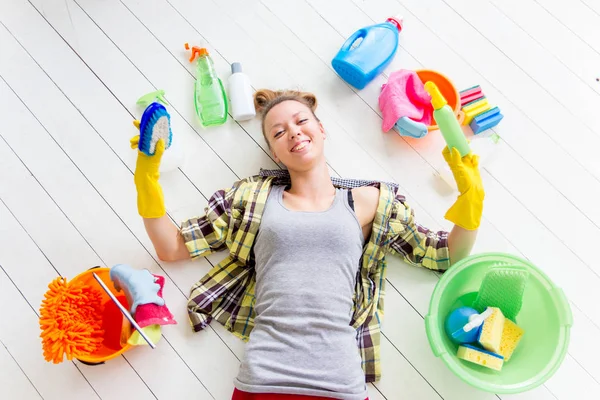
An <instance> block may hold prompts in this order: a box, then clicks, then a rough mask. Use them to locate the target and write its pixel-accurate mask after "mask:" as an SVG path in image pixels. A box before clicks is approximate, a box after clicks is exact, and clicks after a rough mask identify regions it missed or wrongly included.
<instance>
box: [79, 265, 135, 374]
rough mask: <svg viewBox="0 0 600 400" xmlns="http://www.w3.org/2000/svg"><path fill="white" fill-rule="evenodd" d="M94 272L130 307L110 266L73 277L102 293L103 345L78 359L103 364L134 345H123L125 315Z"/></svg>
mask: <svg viewBox="0 0 600 400" xmlns="http://www.w3.org/2000/svg"><path fill="white" fill-rule="evenodd" d="M92 273H96V275H98V277H99V278H100V279H102V281H103V282H104V284H105V285H106V286H107V287H108V288H109V289H110V291H111V292H112V293H113V294H114V295H115V297H116V298H117V299H118V300H119V302H120V303H121V304H122V305H123V306H124V307H125V308H126V309H129V305H128V304H127V298H126V297H125V293H124V292H118V291H117V289H115V287H114V285H113V283H112V281H111V280H110V268H101V267H95V268H91V269H88V270H87V271H84V272H82V273H81V274H79V275H77V276H76V277H74V278H73V279H72V281H73V282H75V281H79V282H82V283H84V284H86V285H89V286H91V287H92V288H94V289H96V290H98V292H100V293H101V294H102V306H103V309H104V311H103V312H102V329H103V330H104V337H103V341H102V345H101V346H100V348H98V350H96V351H95V352H93V353H91V354H89V355H87V356H79V357H78V358H77V359H78V360H79V361H81V362H82V363H84V364H103V363H104V362H105V361H107V360H110V359H111V358H115V357H117V356H119V355H121V354H123V353H125V352H126V351H127V350H129V349H130V348H131V347H132V345H130V344H126V345H125V346H121V328H122V326H123V319H124V318H125V317H124V315H123V313H121V310H119V308H118V307H117V305H116V304H115V303H113V301H112V300H111V298H110V297H109V296H108V295H107V294H106V292H105V291H104V289H102V286H100V284H99V283H98V281H96V279H95V278H94V276H93V275H92Z"/></svg>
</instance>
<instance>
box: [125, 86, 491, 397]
mask: <svg viewBox="0 0 600 400" xmlns="http://www.w3.org/2000/svg"><path fill="white" fill-rule="evenodd" d="M255 104H256V106H257V109H258V111H260V112H261V114H262V129H263V134H264V137H265V140H266V142H267V143H268V145H269V149H270V151H271V153H272V155H273V158H274V160H275V161H276V162H278V163H282V164H283V165H285V167H286V168H287V170H277V171H264V170H263V171H261V173H260V174H259V175H257V176H252V177H249V178H246V179H242V180H240V181H238V182H235V183H233V185H232V186H231V187H230V188H228V189H226V190H220V191H217V192H216V193H215V194H214V195H213V196H212V197H211V198H210V200H209V203H208V206H207V207H206V209H205V214H204V215H202V216H200V217H193V218H190V219H188V220H186V221H184V222H183V223H182V224H181V226H179V227H178V226H176V225H174V224H173V223H172V222H171V220H170V219H169V217H168V216H167V214H166V210H165V206H164V201H163V194H162V190H161V187H160V185H159V183H158V177H159V173H158V168H159V165H160V159H161V156H162V153H163V151H164V143H163V142H162V141H161V142H159V144H158V145H157V151H156V153H155V155H154V156H146V155H144V154H143V153H140V152H138V161H137V166H136V171H135V184H136V188H137V191H138V209H139V212H140V215H141V216H142V217H143V218H144V223H145V226H146V230H147V232H148V235H149V237H150V239H151V240H152V243H153V244H154V247H155V249H156V253H157V255H158V257H159V258H160V259H161V260H167V261H171V260H182V259H190V258H192V259H195V258H197V257H201V256H205V255H207V254H209V253H210V252H214V251H219V250H222V249H227V250H228V255H227V256H226V258H225V259H224V260H223V261H222V262H221V263H219V264H218V265H217V266H215V267H213V268H212V270H211V271H210V272H209V273H208V274H207V275H206V276H204V277H203V278H202V279H201V280H200V281H199V282H198V283H197V284H195V285H194V286H193V288H192V292H191V295H190V298H189V303H188V308H189V313H190V319H191V322H192V326H193V327H194V329H195V330H196V331H199V330H201V329H203V328H205V327H206V326H207V325H208V324H209V323H210V321H211V320H212V319H213V318H215V319H217V321H219V322H220V323H222V324H223V325H224V326H225V327H227V329H229V330H230V331H231V332H233V333H234V334H235V335H237V336H238V337H240V338H242V339H244V340H246V341H248V343H247V345H246V349H245V356H244V359H243V360H242V362H241V365H240V369H239V373H238V375H237V377H236V378H235V381H234V385H235V391H234V393H233V398H234V399H273V398H277V399H283V398H296V397H300V395H302V396H301V398H340V399H348V400H352V399H356V400H363V399H365V398H367V396H368V391H367V384H366V383H367V382H373V381H376V380H378V379H379V378H380V375H381V371H380V356H379V342H380V323H381V318H382V316H383V295H384V289H385V287H384V285H385V266H386V263H385V254H386V253H392V254H398V255H400V256H401V257H402V258H403V259H404V260H405V261H406V262H408V263H410V264H412V265H418V266H422V267H425V268H429V269H432V270H440V271H443V270H446V269H448V268H449V267H450V266H451V265H452V264H454V263H456V262H457V261H459V260H461V259H462V258H464V257H466V256H467V255H469V253H470V252H471V249H472V247H473V244H474V242H475V238H476V232H477V228H478V227H479V223H480V219H481V214H482V208H483V199H484V190H483V186H482V183H481V178H480V175H479V171H478V157H477V156H476V155H473V154H469V155H466V156H465V157H462V158H461V157H460V155H459V154H458V151H456V150H453V151H450V150H448V148H445V149H444V151H443V156H444V158H445V160H446V162H447V163H448V164H449V165H450V167H451V169H452V171H453V173H454V177H455V180H456V182H457V185H458V189H459V191H460V195H459V197H458V199H457V200H456V202H455V204H454V205H453V206H452V207H451V208H450V209H449V210H448V212H447V213H446V216H445V217H446V218H447V219H448V220H449V221H451V222H453V223H454V224H455V225H454V227H453V229H452V230H451V231H450V232H443V231H440V232H433V231H431V230H429V229H427V228H424V227H422V226H420V225H419V224H417V223H416V222H415V220H414V213H413V210H412V208H411V207H410V205H409V204H407V203H406V201H405V198H404V197H403V196H402V195H401V194H398V193H397V192H396V191H397V186H396V185H394V184H389V183H383V182H370V181H362V180H348V179H337V178H332V177H331V176H330V175H329V171H328V168H327V165H326V161H325V155H324V143H325V140H326V137H327V133H326V131H325V128H324V127H323V124H322V123H321V122H320V121H319V119H318V118H317V116H316V114H315V109H316V105H317V101H316V98H315V96H314V95H312V94H309V93H299V92H291V91H286V92H273V91H270V90H261V91H259V92H257V93H256V94H255ZM134 144H135V140H134ZM307 396H308V397H307Z"/></svg>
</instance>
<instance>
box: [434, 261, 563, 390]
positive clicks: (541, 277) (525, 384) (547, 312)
mask: <svg viewBox="0 0 600 400" xmlns="http://www.w3.org/2000/svg"><path fill="white" fill-rule="evenodd" d="M502 263H508V264H511V265H518V266H521V267H524V268H526V269H527V270H528V271H529V273H530V276H529V280H528V282H527V287H526V289H525V293H524V294H523V306H522V308H521V312H520V313H519V314H518V316H517V320H516V322H517V325H519V326H520V327H521V328H523V329H524V331H525V333H524V334H523V338H522V339H521V342H520V343H519V346H518V347H517V349H516V350H515V352H514V353H513V356H512V357H511V359H510V361H508V362H505V363H504V366H503V367H502V370H501V371H494V370H491V369H489V368H485V367H482V366H479V365H477V364H473V363H470V362H467V361H464V360H461V359H459V358H458V357H457V356H456V352H457V351H458V345H456V344H454V343H453V342H452V341H451V340H450V339H449V338H448V337H447V335H446V333H445V331H444V321H445V319H446V317H447V316H448V314H449V313H450V312H451V311H452V310H454V309H455V308H457V307H461V306H469V307H470V306H471V305H472V304H473V301H474V300H475V297H476V296H477V291H478V290H479V286H480V285H481V282H482V280H483V277H484V275H485V273H486V272H487V271H488V270H489V268H491V267H493V266H496V265H498V264H502ZM572 325H573V317H572V314H571V308H570V306H569V302H568V301H567V299H566V297H565V295H564V293H563V291H562V289H560V288H558V287H557V286H556V285H554V283H552V281H550V279H549V278H548V277H547V276H546V275H545V274H544V273H543V272H542V271H541V270H540V269H539V268H537V267H536V266H534V265H533V264H531V263H530V262H528V261H526V260H523V259H521V258H518V257H515V256H513V255H510V254H504V253H484V254H477V255H472V256H469V257H467V258H465V259H463V260H461V261H459V262H458V263H456V264H455V265H453V266H452V267H451V268H450V269H449V270H448V271H446V272H445V273H444V274H443V275H442V278H441V279H440V281H439V282H438V283H437V285H436V287H435V289H434V291H433V294H432V297H431V301H430V304H429V313H428V314H427V316H426V317H425V330H426V332H427V338H428V339H429V344H430V346H431V349H432V351H433V354H434V355H435V356H436V357H439V358H440V359H441V360H442V361H443V362H444V364H446V366H447V367H448V368H449V369H450V370H451V371H452V372H453V373H454V374H456V375H457V376H458V377H459V378H460V379H462V380H463V381H465V382H466V383H468V384H470V385H472V386H474V387H476V388H478V389H480V390H483V391H486V392H491V393H498V394H502V393H520V392H524V391H527V390H531V389H533V388H535V387H537V386H539V385H541V384H543V383H544V382H545V381H546V380H547V379H549V378H550V377H551V376H552V375H553V374H554V373H555V372H556V370H557V369H558V367H559V366H560V364H561V363H562V361H563V359H564V357H565V355H566V354H567V349H568V346H569V333H570V328H571V326H572Z"/></svg>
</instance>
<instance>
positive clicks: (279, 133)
mask: <svg viewBox="0 0 600 400" xmlns="http://www.w3.org/2000/svg"><path fill="white" fill-rule="evenodd" d="M282 134H283V131H279V132H277V133H276V134H275V137H279V136H281V135H282Z"/></svg>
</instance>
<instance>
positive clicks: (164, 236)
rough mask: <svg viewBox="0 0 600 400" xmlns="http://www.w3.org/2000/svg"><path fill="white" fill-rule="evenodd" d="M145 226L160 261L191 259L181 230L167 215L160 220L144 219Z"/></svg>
mask: <svg viewBox="0 0 600 400" xmlns="http://www.w3.org/2000/svg"><path fill="white" fill-rule="evenodd" d="M144 226H145V227H146V232H147V233H148V236H149V237H150V240H151V241H152V244H153V245H154V249H155V250H156V255H157V256H158V258H159V259H161V260H162V261H178V260H186V259H190V258H191V257H190V252H189V251H188V249H187V247H186V245H185V241H184V240H183V236H181V233H180V231H179V228H178V227H177V226H176V225H175V224H174V223H173V222H172V221H171V219H170V218H169V216H168V215H166V214H165V215H163V216H162V217H160V218H144Z"/></svg>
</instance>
